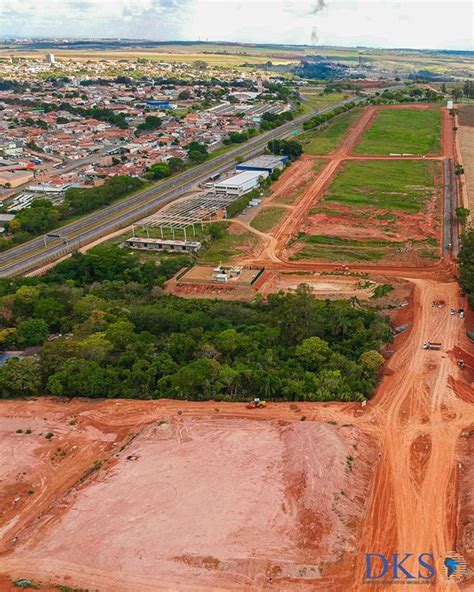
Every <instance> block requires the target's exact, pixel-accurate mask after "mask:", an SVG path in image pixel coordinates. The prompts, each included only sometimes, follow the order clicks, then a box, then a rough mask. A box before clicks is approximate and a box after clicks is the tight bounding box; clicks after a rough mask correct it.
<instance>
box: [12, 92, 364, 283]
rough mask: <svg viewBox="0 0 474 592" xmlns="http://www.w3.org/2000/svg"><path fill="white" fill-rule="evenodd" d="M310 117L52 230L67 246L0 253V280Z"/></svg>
mask: <svg viewBox="0 0 474 592" xmlns="http://www.w3.org/2000/svg"><path fill="white" fill-rule="evenodd" d="M350 101H353V102H363V101H364V99H360V98H357V97H349V98H347V99H346V100H344V101H341V103H338V104H337V105H333V106H332V107H329V108H327V109H324V110H322V111H320V113H324V112H326V111H331V110H332V109H334V108H335V107H336V106H338V105H342V104H344V103H347V102H350ZM312 117H314V112H313V113H309V114H307V115H303V116H301V117H299V118H297V119H294V120H293V121H290V122H288V123H286V124H284V125H282V126H280V127H279V128H277V129H275V130H271V131H268V132H265V133H264V134H261V135H259V136H257V137H255V138H252V140H249V141H248V142H246V143H245V144H244V145H242V146H239V147H237V148H234V149H233V150H230V151H229V152H227V153H226V154H223V155H221V156H218V157H217V158H214V159H212V160H211V161H208V162H205V163H203V164H202V165H199V166H197V167H195V168H193V169H190V170H187V171H184V172H183V173H180V174H179V175H177V176H175V177H172V178H170V179H166V180H165V181H162V182H160V183H158V184H156V185H154V186H153V187H151V188H149V189H146V190H144V191H142V192H140V193H137V194H135V195H131V196H129V197H127V198H125V199H124V200H122V201H119V202H117V203H114V204H112V205H110V206H108V207H106V208H103V209H101V210H97V211H95V212H92V213H90V214H88V215H87V216H84V217H82V218H81V219H80V220H77V221H75V222H72V223H70V224H66V225H65V226H62V227H60V228H57V229H55V230H54V233H61V235H62V236H63V237H64V239H66V238H67V241H68V244H67V245H66V244H65V241H62V240H60V239H49V241H50V243H49V244H47V245H46V246H45V244H44V236H40V237H38V238H35V239H33V240H31V241H29V242H27V243H24V244H22V245H18V246H17V247H14V248H13V249H9V250H8V251H5V252H4V253H1V254H0V277H9V276H14V275H19V274H21V273H25V272H27V271H31V270H33V269H36V268H38V267H40V266H42V265H45V264H47V263H50V262H51V261H54V260H56V259H58V258H60V257H62V256H64V255H66V254H67V253H70V252H72V251H74V250H76V249H78V248H79V247H81V246H85V245H87V244H89V243H90V242H92V241H93V240H96V239H98V238H100V237H101V236H104V235H106V234H108V233H110V232H113V231H114V230H118V229H120V228H121V227H125V226H127V225H128V224H131V223H132V222H135V221H137V220H140V219H141V218H143V217H145V216H147V215H150V214H152V213H153V212H155V211H157V210H158V209H159V208H160V207H163V206H164V205H166V204H168V203H169V202H171V201H173V200H175V199H177V198H178V197H180V196H181V195H182V194H183V192H185V191H187V190H188V189H190V188H191V187H192V186H193V185H194V184H196V183H199V182H201V181H204V180H207V179H208V177H209V176H210V175H211V174H215V173H218V172H222V171H224V170H226V169H227V168H229V167H230V166H232V164H234V163H235V159H236V158H237V157H243V158H249V157H251V156H253V155H255V154H257V153H258V152H259V151H261V150H262V149H263V148H264V146H265V145H266V144H267V143H268V141H269V140H271V139H278V138H283V137H285V136H288V135H289V134H291V132H292V131H294V129H295V128H297V127H299V126H301V124H302V123H304V122H305V121H307V120H309V119H311V118H312Z"/></svg>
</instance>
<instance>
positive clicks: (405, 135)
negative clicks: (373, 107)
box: [354, 109, 441, 154]
mask: <svg viewBox="0 0 474 592" xmlns="http://www.w3.org/2000/svg"><path fill="white" fill-rule="evenodd" d="M440 137H441V111H438V110H434V109H427V110H423V111H422V110H419V109H382V110H381V111H379V112H378V113H377V115H376V116H375V119H374V121H373V123H372V125H371V126H370V128H369V129H368V130H367V131H366V132H365V133H364V134H363V136H362V139H361V141H360V142H359V144H358V145H357V146H356V148H355V150H354V152H356V153H357V154H430V153H435V152H439V150H440Z"/></svg>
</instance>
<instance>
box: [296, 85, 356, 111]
mask: <svg viewBox="0 0 474 592" xmlns="http://www.w3.org/2000/svg"><path fill="white" fill-rule="evenodd" d="M301 95H302V96H303V98H304V99H306V100H307V101H308V103H310V104H311V105H312V106H313V107H315V108H316V109H327V108H328V107H331V106H332V105H335V104H336V103H339V102H340V101H342V100H344V99H345V98H346V97H347V96H349V93H345V94H343V93H323V92H321V90H320V89H316V88H309V89H304V90H302V91H301Z"/></svg>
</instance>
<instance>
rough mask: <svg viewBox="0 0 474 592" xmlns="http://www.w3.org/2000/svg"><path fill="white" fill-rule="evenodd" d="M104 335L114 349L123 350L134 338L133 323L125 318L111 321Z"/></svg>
mask: <svg viewBox="0 0 474 592" xmlns="http://www.w3.org/2000/svg"><path fill="white" fill-rule="evenodd" d="M105 337H106V339H107V340H108V341H109V342H110V343H111V344H112V345H113V347H114V349H115V350H119V351H123V350H125V349H126V348H127V345H132V344H133V341H134V339H135V333H134V326H133V323H131V322H130V321H128V320H126V319H121V320H119V321H116V322H115V323H111V324H110V325H109V326H108V327H107V329H106V330H105Z"/></svg>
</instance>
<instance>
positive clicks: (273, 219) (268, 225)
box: [250, 207, 285, 232]
mask: <svg viewBox="0 0 474 592" xmlns="http://www.w3.org/2000/svg"><path fill="white" fill-rule="evenodd" d="M284 213H285V208H278V207H269V208H263V209H262V210H260V212H258V214H257V215H256V216H255V218H254V219H253V220H252V221H251V222H250V226H251V227H252V228H255V230H260V231H261V232H268V231H269V230H271V229H272V228H273V227H274V226H275V225H276V224H278V222H279V221H280V220H281V217H282V216H283V214H284Z"/></svg>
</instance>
